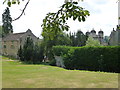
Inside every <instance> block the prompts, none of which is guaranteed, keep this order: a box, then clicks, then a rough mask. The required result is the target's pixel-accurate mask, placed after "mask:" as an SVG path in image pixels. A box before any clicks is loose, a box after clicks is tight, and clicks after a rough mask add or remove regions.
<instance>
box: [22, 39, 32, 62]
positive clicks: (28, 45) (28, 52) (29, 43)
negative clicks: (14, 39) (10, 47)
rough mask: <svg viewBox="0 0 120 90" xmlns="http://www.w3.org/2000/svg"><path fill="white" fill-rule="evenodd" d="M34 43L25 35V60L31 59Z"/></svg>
mask: <svg viewBox="0 0 120 90" xmlns="http://www.w3.org/2000/svg"><path fill="white" fill-rule="evenodd" d="M33 49H34V43H33V40H32V39H31V38H30V37H27V39H26V41H25V44H24V46H23V55H24V60H25V61H30V62H31V61H32V59H33V58H32V57H33Z"/></svg>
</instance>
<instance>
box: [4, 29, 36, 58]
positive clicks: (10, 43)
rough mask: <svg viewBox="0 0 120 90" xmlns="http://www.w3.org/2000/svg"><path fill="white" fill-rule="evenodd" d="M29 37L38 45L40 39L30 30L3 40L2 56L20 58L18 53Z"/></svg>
mask: <svg viewBox="0 0 120 90" xmlns="http://www.w3.org/2000/svg"><path fill="white" fill-rule="evenodd" d="M27 37H30V38H32V40H33V42H34V43H36V42H37V41H38V38H37V37H36V36H35V35H34V34H33V33H32V32H31V30H30V29H28V30H27V31H26V32H22V33H11V34H9V35H7V36H6V37H4V38H3V39H2V54H3V55H7V56H14V57H16V58H17V57H18V56H17V53H18V50H19V48H20V46H23V45H24V43H25V40H26V39H27Z"/></svg>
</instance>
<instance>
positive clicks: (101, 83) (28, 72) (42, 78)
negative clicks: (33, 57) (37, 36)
mask: <svg viewBox="0 0 120 90" xmlns="http://www.w3.org/2000/svg"><path fill="white" fill-rule="evenodd" d="M2 69H3V70H2V87H3V88H118V74H117V73H104V72H91V71H78V70H66V69H63V68H59V67H53V66H48V65H28V64H22V63H21V62H19V61H12V60H9V59H8V58H6V57H3V60H2Z"/></svg>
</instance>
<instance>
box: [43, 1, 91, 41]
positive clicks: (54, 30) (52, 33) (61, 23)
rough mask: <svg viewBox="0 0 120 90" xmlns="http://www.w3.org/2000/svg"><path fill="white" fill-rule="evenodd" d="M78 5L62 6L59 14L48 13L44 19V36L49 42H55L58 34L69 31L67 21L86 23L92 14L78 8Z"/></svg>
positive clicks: (66, 4)
mask: <svg viewBox="0 0 120 90" xmlns="http://www.w3.org/2000/svg"><path fill="white" fill-rule="evenodd" d="M77 4H78V2H66V3H65V4H63V5H62V6H61V9H60V10H58V12H56V13H48V14H47V16H46V17H45V19H43V24H42V28H43V32H42V36H43V37H44V38H46V39H48V40H53V39H55V38H56V36H57V34H58V33H60V32H62V31H68V30H69V26H68V25H67V23H66V21H67V20H68V19H69V18H73V20H76V19H77V20H78V21H79V22H81V21H83V22H84V21H85V20H86V17H87V16H89V15H90V13H89V11H88V10H84V9H83V8H82V7H80V6H77Z"/></svg>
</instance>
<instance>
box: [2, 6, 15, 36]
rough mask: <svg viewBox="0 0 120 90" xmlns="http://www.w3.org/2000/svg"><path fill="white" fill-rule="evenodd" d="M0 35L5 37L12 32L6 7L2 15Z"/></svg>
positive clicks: (10, 19)
mask: <svg viewBox="0 0 120 90" xmlns="http://www.w3.org/2000/svg"><path fill="white" fill-rule="evenodd" d="M2 23H3V24H2V35H3V36H5V35H7V34H9V33H12V32H13V26H12V18H11V15H10V10H9V8H8V7H7V8H6V9H5V11H4V13H3V14H2Z"/></svg>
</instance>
